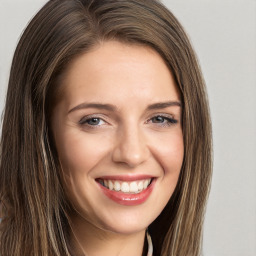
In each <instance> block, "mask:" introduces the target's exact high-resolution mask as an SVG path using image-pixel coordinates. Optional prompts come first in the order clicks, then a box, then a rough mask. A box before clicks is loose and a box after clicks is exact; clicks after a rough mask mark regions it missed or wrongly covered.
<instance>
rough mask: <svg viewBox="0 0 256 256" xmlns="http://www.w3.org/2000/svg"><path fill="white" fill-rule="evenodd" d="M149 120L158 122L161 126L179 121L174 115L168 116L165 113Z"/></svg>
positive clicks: (154, 122)
mask: <svg viewBox="0 0 256 256" xmlns="http://www.w3.org/2000/svg"><path fill="white" fill-rule="evenodd" d="M147 122H148V123H149V122H151V123H153V124H158V125H160V126H170V125H173V124H176V123H178V121H177V120H176V119H174V118H173V117H171V116H168V117H167V116H163V115H157V116H154V117H152V118H151V119H149V120H148V121H147Z"/></svg>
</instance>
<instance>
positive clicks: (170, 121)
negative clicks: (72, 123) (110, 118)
mask: <svg viewBox="0 0 256 256" xmlns="http://www.w3.org/2000/svg"><path fill="white" fill-rule="evenodd" d="M156 118H162V120H163V122H159V123H158V122H153V121H152V120H153V119H156ZM93 119H95V120H97V121H99V122H100V121H103V122H105V123H106V121H105V120H104V119H102V118H101V117H98V116H87V117H83V118H82V119H81V120H80V121H79V124H80V125H81V126H87V127H88V128H91V129H95V128H96V127H98V126H101V125H99V123H97V124H95V125H93V124H89V122H90V121H92V120H93ZM150 121H151V122H152V123H155V124H158V125H159V126H161V127H169V126H172V125H175V124H177V123H178V120H176V119H174V118H173V117H170V116H165V115H160V114H159V115H155V116H153V117H151V118H150V119H148V120H147V121H146V123H149V122H150Z"/></svg>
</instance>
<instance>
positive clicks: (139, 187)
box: [138, 181, 143, 191]
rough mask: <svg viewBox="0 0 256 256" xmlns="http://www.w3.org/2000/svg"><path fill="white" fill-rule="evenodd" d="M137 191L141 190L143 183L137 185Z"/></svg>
mask: <svg viewBox="0 0 256 256" xmlns="http://www.w3.org/2000/svg"><path fill="white" fill-rule="evenodd" d="M138 190H139V191H141V190H143V181H140V182H139V184H138Z"/></svg>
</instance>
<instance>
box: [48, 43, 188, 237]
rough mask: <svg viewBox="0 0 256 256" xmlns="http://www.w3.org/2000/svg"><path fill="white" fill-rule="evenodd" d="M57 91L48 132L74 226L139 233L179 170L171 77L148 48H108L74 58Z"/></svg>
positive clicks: (169, 192) (178, 120)
mask: <svg viewBox="0 0 256 256" xmlns="http://www.w3.org/2000/svg"><path fill="white" fill-rule="evenodd" d="M60 87H61V88H62V90H63V94H62V97H61V99H60V101H59V103H58V104H57V105H56V106H55V108H54V110H53V115H52V123H51V125H52V131H53V135H54V140H55V144H56V148H57V152H58V156H59V160H60V163H61V165H62V171H63V180H64V181H65V182H64V183H65V185H64V186H65V190H66V193H67V196H68V198H69V200H70V202H71V203H72V205H73V206H74V208H76V210H77V212H79V216H80V217H81V223H83V224H84V223H87V225H92V226H94V227H95V228H96V229H99V230H104V231H111V232H116V233H122V234H130V233H133V232H137V231H140V230H144V229H145V228H146V227H147V226H149V224H150V223H152V222H153V221H154V219H155V218H156V217H157V216H158V215H159V214H160V213H161V211H162V210H163V208H164V207H165V205H166V204H167V202H168V200H169V199H170V197H171V195H172V193H173V191H174V189H175V186H176V184H177V180H178V177H179V173H180V169H181V165H182V162H183V151H184V149H183V136H182V126H181V104H180V97H179V92H178V90H177V87H176V84H175V81H174V79H173V76H172V74H171V73H170V71H169V69H168V68H167V66H166V64H165V63H164V61H163V60H162V58H161V57H160V56H159V55H158V54H157V53H156V52H155V51H154V50H152V49H151V48H147V47H146V46H135V45H126V44H122V43H119V42H113V41H111V42H104V43H102V44H101V45H98V46H97V47H95V48H93V49H92V50H91V51H90V52H89V53H86V54H84V55H81V56H79V57H78V58H76V59H75V60H74V61H73V62H72V63H71V64H70V66H69V68H68V69H67V71H66V72H65V74H63V76H62V79H61V81H60Z"/></svg>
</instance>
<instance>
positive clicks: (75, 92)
mask: <svg viewBox="0 0 256 256" xmlns="http://www.w3.org/2000/svg"><path fill="white" fill-rule="evenodd" d="M60 86H61V87H62V90H63V98H64V99H65V100H66V101H69V103H70V104H72V102H74V101H76V102H77V101H82V100H87V101H88V100H89V101H90V100H97V101H99V100H100V101H102V100H103V99H105V100H108V99H109V100H115V101H118V99H120V100H121V102H122V101H123V100H126V101H127V100H129V101H133V100H134V99H140V100H142V101H143V100H146V99H147V100H153V99H154V100H156V101H157V100H169V98H170V97H171V98H172V99H179V92H178V89H177V86H176V83H175V81H174V78H173V75H172V73H171V72H170V70H169V69H168V67H167V66H166V64H165V62H164V60H163V59H162V58H161V57H160V55H159V54H158V53H157V52H156V51H154V50H153V49H151V48H150V47H147V46H142V45H134V44H133V45H130V44H129V45H128V44H124V43H120V42H116V41H110V42H104V43H102V44H99V45H97V46H95V47H94V48H93V49H92V50H91V51H89V52H87V53H84V54H82V55H80V56H78V57H77V58H76V59H74V60H73V61H72V62H71V63H70V65H69V67H68V68H67V69H66V71H65V72H64V74H63V75H62V78H61V81H60Z"/></svg>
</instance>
